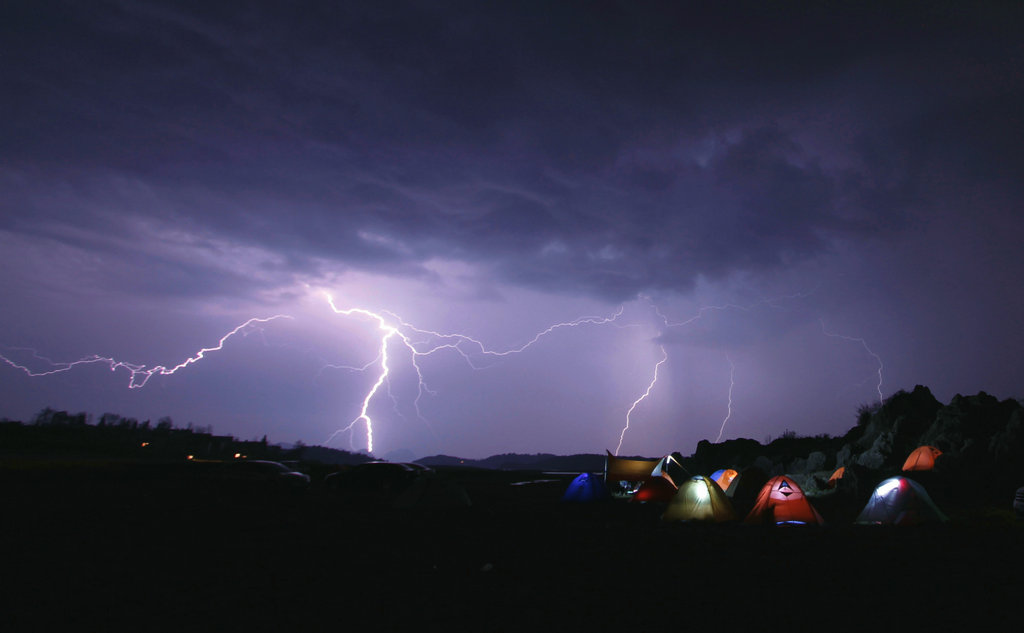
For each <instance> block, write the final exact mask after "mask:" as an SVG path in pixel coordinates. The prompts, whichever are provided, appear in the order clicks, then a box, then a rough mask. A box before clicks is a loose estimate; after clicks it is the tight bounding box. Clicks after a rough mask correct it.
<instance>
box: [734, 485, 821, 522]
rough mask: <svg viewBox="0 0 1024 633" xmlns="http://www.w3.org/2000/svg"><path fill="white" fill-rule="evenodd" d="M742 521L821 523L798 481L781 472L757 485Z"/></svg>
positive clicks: (818, 515) (819, 516)
mask: <svg viewBox="0 0 1024 633" xmlns="http://www.w3.org/2000/svg"><path fill="white" fill-rule="evenodd" d="M744 523H750V524H760V523H770V524H774V525H781V524H810V525H824V524H825V521H824V520H823V519H822V518H821V515H820V514H818V511H817V510H815V509H814V506H812V505H811V502H810V501H809V500H808V499H807V497H806V496H805V495H804V491H803V490H802V489H801V488H800V486H799V485H797V483H796V482H795V481H793V480H792V479H790V478H789V477H787V476H785V475H779V476H778V477H772V478H771V479H769V480H768V483H766V484H765V485H764V487H762V488H761V492H760V493H759V494H758V495H757V501H756V502H755V503H754V507H753V509H751V511H750V513H749V514H748V515H747V518H746V519H744Z"/></svg>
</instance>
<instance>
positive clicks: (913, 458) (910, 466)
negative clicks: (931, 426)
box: [903, 446, 942, 471]
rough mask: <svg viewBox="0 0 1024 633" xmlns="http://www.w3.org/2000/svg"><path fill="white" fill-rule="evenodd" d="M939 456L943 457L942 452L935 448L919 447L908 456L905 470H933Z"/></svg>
mask: <svg viewBox="0 0 1024 633" xmlns="http://www.w3.org/2000/svg"><path fill="white" fill-rule="evenodd" d="M939 455H942V451H940V450H939V449H937V448H935V447H934V446H918V447H917V448H915V449H914V450H913V451H911V453H910V455H909V456H907V461H905V462H903V470H904V471H914V470H932V469H933V468H935V460H936V458H938V456H939Z"/></svg>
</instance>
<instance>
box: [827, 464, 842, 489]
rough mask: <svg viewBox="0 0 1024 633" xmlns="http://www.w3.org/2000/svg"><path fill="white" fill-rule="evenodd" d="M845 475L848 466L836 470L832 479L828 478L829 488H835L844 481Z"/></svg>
mask: <svg viewBox="0 0 1024 633" xmlns="http://www.w3.org/2000/svg"><path fill="white" fill-rule="evenodd" d="M845 474H846V466H840V467H839V468H836V471H835V472H834V473H832V476H831V477H829V478H828V487H829V488H835V487H836V485H837V484H838V483H839V480H840V479H842V478H843V475H845Z"/></svg>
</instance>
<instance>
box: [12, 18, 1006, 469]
mask: <svg viewBox="0 0 1024 633" xmlns="http://www.w3.org/2000/svg"><path fill="white" fill-rule="evenodd" d="M209 4H210V5H211V6H202V7H197V6H195V5H192V4H186V3H176V2H145V1H138V2H116V1H111V2H99V3H89V5H88V6H85V5H82V4H81V3H74V2H60V1H51V0H40V1H32V2H29V1H27V0H26V1H17V0H16V1H15V2H9V3H5V4H4V6H3V8H0V31H2V36H0V53H2V55H0V60H2V61H0V81H2V85H3V90H0V112H2V113H3V120H2V123H0V134H2V136H0V205H2V206H0V210H2V211H0V265H2V267H3V271H4V273H3V275H0V293H2V296H3V298H4V301H3V304H2V305H3V308H2V309H0V354H2V355H3V356H4V357H5V358H7V359H9V360H10V363H0V416H7V417H10V418H13V419H23V420H27V419H29V418H30V417H31V416H32V415H33V414H34V413H35V412H37V411H38V410H40V409H42V408H43V407H46V406H52V407H55V408H58V409H67V410H70V411H74V412H77V411H87V412H90V413H93V414H96V415H97V416H98V415H100V414H102V413H104V412H107V411H110V412H116V413H120V414H122V415H126V416H132V417H137V418H139V419H146V418H151V419H156V418H158V417H161V416H165V415H169V416H171V417H172V418H173V419H174V421H175V423H176V424H179V425H184V424H186V423H188V422H192V423H194V424H196V425H202V426H206V425H212V426H213V428H214V430H215V431H216V432H218V433H230V434H233V435H236V436H239V437H242V438H253V437H257V438H258V437H261V436H263V435H267V436H268V439H270V440H271V441H274V442H293V441H297V440H301V441H303V442H305V443H307V444H323V443H324V442H327V441H328V439H329V438H330V441H329V445H331V446H335V447H338V448H346V449H350V448H356V449H363V448H366V446H367V444H368V440H369V437H368V434H367V430H368V429H367V428H366V425H365V420H361V419H360V418H361V416H363V415H366V416H368V417H369V418H372V420H373V426H372V428H373V438H372V441H373V448H374V453H375V454H377V455H387V454H389V453H394V452H395V451H403V450H404V451H409V452H411V453H412V454H413V455H416V456H423V455H429V454H435V453H447V454H453V455H460V456H464V457H483V456H487V455H491V454H495V453H503V452H527V453H536V452H553V453H578V452H602V451H604V450H606V449H607V450H612V451H614V450H615V448H616V444H618V443H619V441H620V438H621V440H622V444H621V453H622V454H625V455H632V454H643V455H648V456H658V455H663V454H665V453H667V452H670V451H674V450H678V451H681V452H683V453H684V454H688V453H690V452H692V451H693V449H694V447H695V445H696V442H697V441H699V440H701V439H711V440H713V439H715V438H716V437H719V436H721V438H722V439H728V438H731V437H751V438H754V439H757V440H764V439H766V438H767V437H768V436H777V435H779V434H781V433H783V432H784V431H786V430H792V431H796V432H798V433H801V434H817V433H833V434H835V433H842V432H845V431H846V430H847V429H848V428H849V427H850V426H852V425H853V423H854V421H855V416H856V411H857V408H858V407H859V406H861V405H864V404H873V403H877V402H878V400H879V397H880V393H881V396H882V397H887V396H888V395H890V394H892V393H893V392H895V391H897V390H899V389H911V388H913V387H914V385H916V384H924V385H927V386H929V387H930V388H931V389H932V390H933V392H934V393H935V394H936V396H937V397H938V398H940V399H942V400H948V399H949V398H951V397H952V396H953V395H954V394H956V393H976V392H977V391H980V390H985V391H988V392H989V393H992V394H993V395H996V396H998V397H1001V398H1003V397H1021V396H1024V388H1022V385H1024V358H1022V355H1021V350H1024V330H1022V328H1021V326H1020V324H1021V323H1024V283H1022V281H1021V279H1022V277H1024V265H1022V259H1021V256H1020V250H1021V247H1020V241H1021V236H1022V235H1024V213H1022V202H1024V195H1022V194H1024V192H1022V182H1024V180H1022V178H1021V174H1024V160H1022V159H1024V152H1022V149H1021V148H1022V147H1024V145H1022V142H1024V134H1022V118H1021V114H1020V113H1021V112H1024V73H1022V68H1024V54H1022V52H1024V51H1022V48H1024V41H1022V39H1021V38H1020V37H1019V33H1020V32H1021V31H1022V28H1024V7H1022V6H1021V5H1020V3H1016V2H991V3H977V4H975V5H974V6H963V7H960V6H946V5H942V6H937V7H931V8H927V7H917V8H914V9H913V10H910V9H904V8H901V7H897V8H894V7H891V6H889V5H888V4H886V3H879V4H877V5H874V4H871V3H868V4H862V3H857V5H856V6H844V7H840V5H836V6H835V7H831V8H823V7H816V8H814V9H813V10H806V9H802V8H796V7H785V8H779V7H777V6H775V7H769V6H765V5H764V3H753V2H752V3H738V4H737V3H730V5H729V6H728V7H727V8H726V7H720V6H718V4H719V3H666V4H664V5H660V4H644V5H643V6H636V4H637V3H576V2H564V3H555V5H554V6H552V5H551V3H537V4H531V3H525V4H524V3H521V2H517V3H497V4H495V3H476V2H451V3H440V4H435V3H418V2H389V3H326V2H325V3H305V4H302V3H300V4H297V5H296V6H291V5H288V4H283V3H270V2H262V1H259V0H257V1H254V2H245V3H209ZM947 4H948V3H947ZM964 4H966V3H964ZM325 293H329V294H330V295H331V297H332V298H333V301H334V305H335V308H336V309H337V311H336V310H335V309H332V306H331V305H330V304H329V303H328V301H327V300H326V299H325ZM352 309H359V310H363V311H368V312H369V311H372V312H373V313H374V314H378V315H382V316H383V317H385V318H387V319H389V320H388V321H387V322H386V323H382V322H379V321H377V320H375V319H374V318H372V317H370V318H367V312H360V313H350V314H341V313H339V312H338V311H342V312H343V311H348V310H352ZM620 310H621V313H620V312H619V311H620ZM275 315H288V316H289V317H291V318H288V319H274V320H272V321H269V322H264V323H258V324H253V325H258V327H247V328H244V329H243V330H241V331H239V332H238V333H237V334H236V335H234V336H231V337H229V338H228V339H226V340H224V341H223V346H222V349H219V350H217V351H216V352H215V353H207V354H205V355H204V357H203V358H202V359H201V360H200V361H199V362H193V363H190V364H188V365H187V366H185V367H184V368H182V369H181V370H179V371H175V372H173V373H169V372H161V371H154V372H152V373H151V374H145V376H146V378H145V386H144V387H143V388H137V389H129V388H128V383H129V381H130V379H131V377H130V375H129V371H130V369H131V368H132V367H135V368H139V367H141V368H143V369H144V370H150V369H153V368H158V367H163V368H173V367H176V366H178V365H179V364H180V363H182V362H184V361H186V360H187V359H189V358H192V357H194V356H195V355H196V353H197V352H198V351H199V350H203V349H208V348H213V347H215V346H217V345H218V341H221V340H222V337H224V336H225V335H226V334H228V333H229V332H231V331H232V330H233V329H234V328H236V327H238V326H239V325H240V324H242V323H245V322H246V321H247V320H249V319H251V318H260V319H268V318H271V317H274V316H275ZM395 315H400V317H401V320H399V318H398V317H397V316H395ZM581 317H592V318H591V319H590V320H586V321H581V322H578V323H577V324H576V325H574V326H571V327H570V326H565V327H557V328H555V329H552V330H550V331H547V330H548V328H550V327H551V326H553V325H556V324H562V323H570V322H574V321H576V320H578V319H580V318H581ZM402 320H404V321H402ZM388 328H393V329H394V330H395V332H394V334H392V336H391V338H390V339H389V340H388V341H386V343H387V346H386V348H384V347H382V343H383V342H385V341H384V338H383V337H384V336H385V335H387V334H388V332H389V331H390V330H389V329H388ZM546 331H547V333H545V334H543V336H541V337H540V338H536V339H535V337H537V335H538V334H541V333H544V332H546ZM441 334H444V335H452V336H448V337H447V338H446V337H444V336H440V335H441ZM454 335H457V336H454ZM531 342H532V343H531ZM382 350H385V351H386V353H387V363H388V365H387V373H388V375H387V380H384V381H382V382H381V383H380V385H379V387H378V388H377V391H376V392H373V391H372V389H373V387H374V385H375V384H376V383H377V381H378V379H379V378H380V377H381V373H382V372H381V369H382V365H381V361H382V360H383V359H382V356H381V354H382ZM430 350H433V351H432V352H431V353H429V354H428V353H426V352H427V351H430ZM413 351H415V352H416V353H413ZM507 352H511V353H507ZM93 356H97V357H101V360H103V359H116V360H115V361H112V362H121V363H127V364H130V366H129V365H123V366H120V369H115V371H113V372H112V371H111V369H112V366H111V363H108V362H92V363H85V364H82V365H78V366H75V367H72V368H69V369H68V370H67V371H62V372H59V373H56V374H53V375H46V376H30V375H29V374H30V373H33V372H35V373H38V372H42V371H46V370H47V369H53V368H55V366H54V365H53V363H57V365H56V367H62V366H63V365H60V363H67V362H73V361H76V360H80V359H83V358H91V357H93ZM662 361H663V362H662ZM12 363H13V364H12ZM15 365H21V366H22V367H24V368H26V369H19V368H18V367H16V366H15ZM656 368H657V382H656V383H655V384H653V386H652V383H651V381H652V378H653V377H654V375H655V369H656ZM136 371H139V370H138V369H137V370H136ZM141 375H142V374H140V376H141ZM421 378H422V382H421V380H420V379H421ZM648 387H650V390H649V392H648V391H647V390H648ZM371 393H372V396H373V397H372V398H369V399H368V395H370V394H371ZM644 394H646V397H644V398H642V399H641V400H639V401H638V398H640V396H641V395H644ZM627 416H628V421H629V429H628V430H627V431H626V432H625V433H623V429H624V427H625V425H626V422H627ZM353 422H358V423H356V424H353ZM349 425H351V428H350V429H349V430H348V431H346V432H342V433H338V431H339V429H344V428H346V427H348V426H349Z"/></svg>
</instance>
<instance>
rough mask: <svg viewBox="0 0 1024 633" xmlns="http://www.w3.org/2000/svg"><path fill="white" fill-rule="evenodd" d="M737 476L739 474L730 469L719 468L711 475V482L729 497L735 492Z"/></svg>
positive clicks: (737, 481)
mask: <svg viewBox="0 0 1024 633" xmlns="http://www.w3.org/2000/svg"><path fill="white" fill-rule="evenodd" d="M739 476H740V474H739V473H738V472H736V471H735V470H733V469H732V468H719V469H718V470H716V471H715V472H713V473H711V480H712V481H714V482H715V483H717V484H718V486H719V487H720V488H721V489H722V491H723V492H725V494H726V496H728V497H731V496H732V495H733V493H734V492H736V485H737V484H738V483H739Z"/></svg>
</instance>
